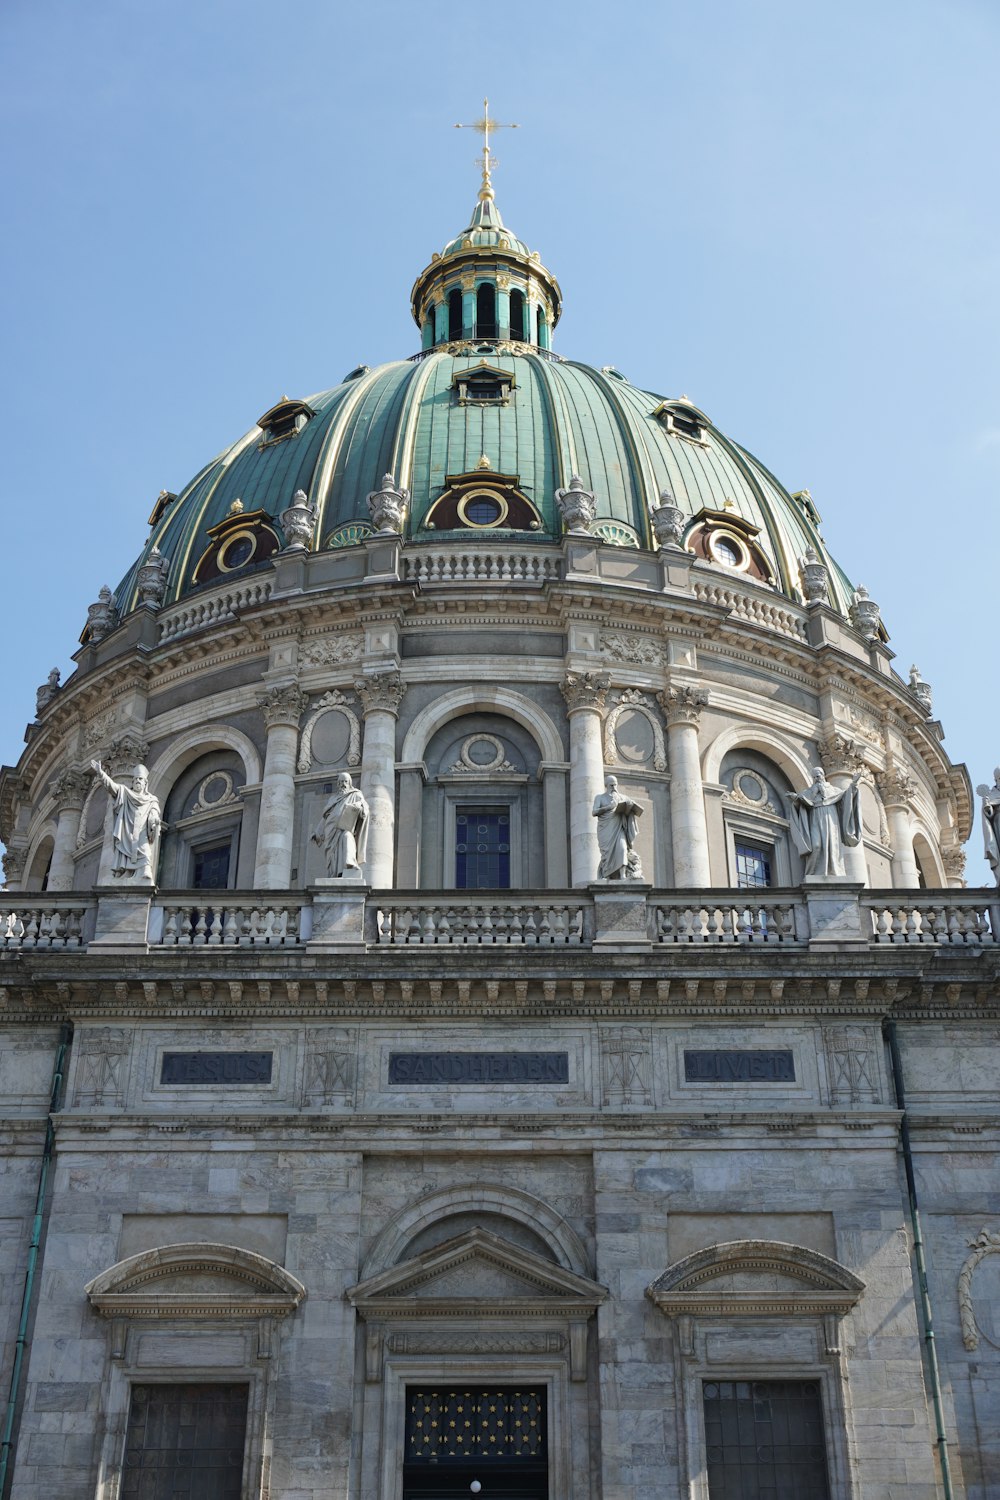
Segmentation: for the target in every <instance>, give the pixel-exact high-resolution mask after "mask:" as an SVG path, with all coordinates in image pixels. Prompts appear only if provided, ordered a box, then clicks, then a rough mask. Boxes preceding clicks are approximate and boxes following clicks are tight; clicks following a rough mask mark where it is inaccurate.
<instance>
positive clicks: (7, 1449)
mask: <svg viewBox="0 0 1000 1500" xmlns="http://www.w3.org/2000/svg"><path fill="white" fill-rule="evenodd" d="M72 1039H73V1027H72V1026H71V1025H70V1023H69V1022H68V1021H66V1022H64V1023H63V1026H62V1027H61V1029H60V1032H59V1045H58V1047H57V1048H56V1060H55V1064H54V1066H53V1069H52V1089H51V1092H50V1094H49V1113H48V1117H47V1119H46V1121H45V1145H44V1146H43V1147H42V1160H41V1164H40V1165H39V1168H38V1190H37V1192H36V1193H35V1217H34V1219H33V1221H32V1225H31V1244H30V1245H29V1247H28V1264H27V1266H26V1267H25V1272H24V1287H23V1290H22V1292H21V1317H20V1320H19V1321H18V1325H17V1342H16V1344H15V1345H14V1365H13V1369H12V1370H11V1372H10V1392H9V1395H8V1397H7V1414H6V1417H5V1419H4V1424H3V1441H2V1444H0V1496H4V1497H6V1496H7V1495H8V1494H9V1490H8V1480H12V1479H13V1477H14V1466H13V1464H12V1463H11V1456H12V1454H13V1451H14V1423H15V1418H16V1414H17V1402H18V1397H19V1395H20V1391H21V1375H22V1373H23V1370H24V1357H25V1354H26V1353H27V1349H28V1325H29V1323H30V1321H31V1304H32V1300H33V1297H34V1286H35V1270H36V1267H37V1265H38V1254H39V1251H40V1249H41V1246H42V1242H43V1240H44V1238H45V1229H46V1226H47V1220H48V1209H47V1204H46V1198H47V1189H48V1180H49V1167H50V1166H51V1164H52V1158H53V1156H54V1154H55V1145H56V1132H55V1127H54V1125H53V1124H52V1116H53V1115H54V1114H55V1112H56V1110H57V1109H58V1108H59V1102H60V1095H61V1094H62V1083H63V1071H64V1068H65V1065H66V1053H67V1051H68V1049H69V1045H70V1042H71V1041H72Z"/></svg>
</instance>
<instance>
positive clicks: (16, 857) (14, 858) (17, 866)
mask: <svg viewBox="0 0 1000 1500" xmlns="http://www.w3.org/2000/svg"><path fill="white" fill-rule="evenodd" d="M27 854H28V851H27V849H8V850H7V852H6V854H5V855H4V857H3V873H4V875H5V877H6V880H7V884H8V885H17V884H18V883H19V882H20V879H21V876H22V875H23V874H24V861H25V859H26V858H27Z"/></svg>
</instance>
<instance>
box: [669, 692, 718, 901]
mask: <svg viewBox="0 0 1000 1500" xmlns="http://www.w3.org/2000/svg"><path fill="white" fill-rule="evenodd" d="M657 697H658V698H659V700H660V704H661V707H662V708H663V711H664V713H665V714H666V718H667V741H668V761H669V764H670V843H671V847H672V850H673V856H674V885H675V886H676V887H677V888H678V889H684V888H687V887H689V886H694V887H698V886H708V885H711V884H712V872H711V868H710V864H709V858H708V823H707V821H706V818H705V792H704V788H703V786H702V780H701V756H700V755H699V753H698V724H699V722H700V720H701V711H702V709H703V708H704V707H705V705H706V703H707V702H708V695H707V693H705V692H704V691H703V689H701V688H696V687H690V686H688V685H684V686H683V687H671V688H667V690H666V692H663V693H658V694H657Z"/></svg>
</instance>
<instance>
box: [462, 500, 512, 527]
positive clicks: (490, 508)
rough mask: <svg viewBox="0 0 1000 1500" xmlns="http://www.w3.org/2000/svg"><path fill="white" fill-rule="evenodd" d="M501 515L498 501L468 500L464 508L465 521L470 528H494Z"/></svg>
mask: <svg viewBox="0 0 1000 1500" xmlns="http://www.w3.org/2000/svg"><path fill="white" fill-rule="evenodd" d="M502 513H503V512H502V511H501V508H500V502H499V501H498V500H492V499H489V500H470V501H469V502H468V504H467V505H466V506H465V519H466V520H467V521H468V523H469V525H470V526H495V525H496V523H497V522H498V521H499V519H500V517H501V515H502Z"/></svg>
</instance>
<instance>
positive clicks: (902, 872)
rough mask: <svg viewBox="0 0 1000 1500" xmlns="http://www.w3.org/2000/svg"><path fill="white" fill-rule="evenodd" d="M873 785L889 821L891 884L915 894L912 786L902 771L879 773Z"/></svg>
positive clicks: (916, 884)
mask: <svg viewBox="0 0 1000 1500" xmlns="http://www.w3.org/2000/svg"><path fill="white" fill-rule="evenodd" d="M876 781H877V784H878V789H879V791H880V792H881V793H882V801H883V802H884V803H885V815H886V817H887V818H888V820H889V843H890V844H891V845H892V883H893V885H894V886H895V887H896V888H897V889H898V890H916V889H917V888H918V887H919V885H920V872H919V870H918V869H917V857H916V855H915V854H914V852H913V829H912V827H911V826H910V802H911V801H912V799H913V794H914V793H915V791H916V786H915V785H914V782H913V780H912V778H911V777H909V776H907V774H906V772H905V771H899V770H896V769H891V770H886V771H883V772H882V774H881V776H878V777H876Z"/></svg>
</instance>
